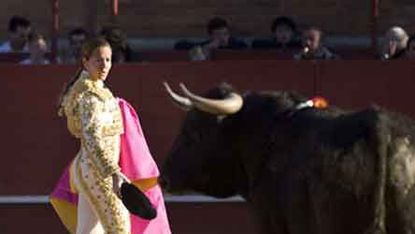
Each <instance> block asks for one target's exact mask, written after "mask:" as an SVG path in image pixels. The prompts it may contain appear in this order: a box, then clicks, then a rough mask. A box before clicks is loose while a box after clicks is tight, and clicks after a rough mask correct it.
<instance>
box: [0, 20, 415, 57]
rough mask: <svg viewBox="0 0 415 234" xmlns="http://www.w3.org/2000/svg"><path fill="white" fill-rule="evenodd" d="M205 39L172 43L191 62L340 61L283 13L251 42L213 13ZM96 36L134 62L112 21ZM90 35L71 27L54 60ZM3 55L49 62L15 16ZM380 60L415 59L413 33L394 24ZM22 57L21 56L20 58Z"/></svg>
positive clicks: (43, 44) (315, 34)
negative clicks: (241, 54) (222, 58)
mask: <svg viewBox="0 0 415 234" xmlns="http://www.w3.org/2000/svg"><path fill="white" fill-rule="evenodd" d="M206 32H207V38H206V39H205V40H201V41H191V40H188V39H182V40H179V41H177V42H176V43H175V45H174V49H175V50H176V51H187V53H188V56H189V60H193V61H203V60H211V59H213V57H214V56H213V55H214V54H215V52H217V51H242V50H246V49H249V50H257V51H264V50H272V51H276V52H278V53H281V54H286V55H287V58H288V57H289V58H292V59H296V60H316V59H323V60H330V59H341V58H342V56H341V55H340V56H339V55H337V54H336V53H335V52H334V51H333V50H332V49H331V48H328V47H327V46H325V44H324V36H325V35H324V32H323V30H322V29H320V28H318V27H317V26H313V25H311V26H307V27H302V28H301V29H299V27H298V26H297V24H296V22H295V21H294V20H293V19H292V18H290V17H286V16H279V17H276V18H275V19H274V20H273V22H272V23H271V26H270V35H269V36H268V37H266V38H254V39H253V40H252V42H251V43H250V44H248V43H246V41H244V40H243V39H240V38H238V37H236V36H234V35H233V33H232V30H231V26H230V25H229V22H228V21H227V20H226V19H223V18H220V17H214V18H212V19H211V20H209V21H208V23H207V25H206ZM99 34H100V35H101V36H103V37H104V38H105V39H106V40H108V42H109V43H110V44H111V47H112V49H113V62H114V63H126V62H134V61H136V60H134V59H133V58H132V57H133V56H132V55H133V54H134V51H133V50H132V49H131V46H130V45H129V44H128V38H127V35H126V34H125V33H124V31H123V30H122V29H121V28H120V27H119V26H116V25H112V26H105V27H103V28H102V29H101V30H100V32H99ZM91 35H92V33H90V32H88V31H87V30H85V29H84V28H74V29H73V30H71V31H70V32H69V33H68V36H67V38H66V41H67V45H66V46H64V47H63V48H59V51H58V56H57V62H58V63H60V64H76V63H79V58H80V57H81V55H80V48H81V45H82V43H83V42H84V41H85V40H86V39H87V38H88V37H89V36H91ZM4 53H22V54H27V56H26V57H22V60H20V61H18V62H19V63H20V64H38V65H41V64H50V58H49V57H50V53H49V49H48V45H47V39H46V38H45V37H44V35H42V34H40V33H39V32H37V31H36V30H35V29H34V28H33V27H32V24H31V22H30V20H28V19H26V18H24V17H21V16H13V17H12V18H11V19H10V20H9V26H8V40H6V41H5V42H4V43H3V44H1V45H0V55H1V54H4ZM374 57H376V58H378V59H381V60H391V59H412V58H415V37H414V36H409V35H408V33H407V32H406V31H405V30H404V29H403V28H401V27H399V26H393V27H391V28H390V29H388V30H387V32H386V33H385V35H384V36H383V43H382V44H381V47H380V49H379V52H378V54H377V55H376V56H374ZM23 58H24V59H23Z"/></svg>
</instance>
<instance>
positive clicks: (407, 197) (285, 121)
mask: <svg viewBox="0 0 415 234" xmlns="http://www.w3.org/2000/svg"><path fill="white" fill-rule="evenodd" d="M165 85H166V89H167V91H168V93H169V96H170V97H171V99H172V100H173V101H174V102H175V103H176V104H177V105H178V106H180V107H181V108H182V109H185V110H187V111H188V113H187V115H186V117H185V120H184V122H183V125H182V128H181V132H180V133H179V135H178V137H177V138H176V140H175V142H174V144H173V146H172V149H171V151H170V153H169V155H168V157H167V159H166V161H165V163H164V165H163V168H162V176H161V182H162V185H163V186H164V188H165V189H166V190H167V191H170V192H183V191H189V190H191V191H194V192H198V193H202V194H206V195H210V196H213V197H218V198H224V197H229V196H234V195H240V196H242V197H243V198H244V199H245V200H246V201H247V202H248V203H249V204H250V207H251V208H252V211H253V213H254V217H256V220H257V221H258V223H259V227H260V228H259V229H260V230H259V233H264V234H304V233H315V234H333V233H336V234H343V233H344V234H346V233H347V234H350V233H393V234H404V233H405V234H407V233H415V189H414V184H415V157H414V155H415V154H414V151H415V144H414V139H415V138H414V134H415V123H414V121H413V120H412V119H410V118H408V117H405V116H404V115H401V114H398V113H394V112H390V111H387V110H385V109H383V108H380V107H377V106H372V107H369V108H367V109H364V110H361V111H345V110H342V109H339V108H336V107H328V108H324V109H321V108H315V107H313V105H304V104H305V103H306V104H307V103H308V104H309V103H310V102H309V101H307V100H308V99H307V98H305V97H304V96H301V95H299V94H297V93H294V92H283V91H269V92H246V93H244V94H242V95H240V94H238V93H237V92H236V91H234V90H233V88H231V87H230V86H228V85H221V86H219V87H217V88H214V89H211V90H210V91H209V92H207V93H206V95H203V96H199V95H196V94H194V93H192V92H191V91H189V90H188V89H187V88H186V87H185V86H184V85H182V84H181V89H182V93H183V94H182V95H179V94H177V93H175V92H173V91H172V90H171V88H170V87H169V86H168V85H167V84H165Z"/></svg>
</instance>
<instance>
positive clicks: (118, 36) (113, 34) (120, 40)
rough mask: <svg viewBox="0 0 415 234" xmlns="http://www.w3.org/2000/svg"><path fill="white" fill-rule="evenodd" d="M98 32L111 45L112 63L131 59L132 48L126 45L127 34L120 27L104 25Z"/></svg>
mask: <svg viewBox="0 0 415 234" xmlns="http://www.w3.org/2000/svg"><path fill="white" fill-rule="evenodd" d="M100 34H101V36H103V37H104V38H105V39H106V40H107V41H108V42H109V43H110V45H111V48H112V62H113V63H125V62H130V61H131V55H132V50H131V48H130V46H129V45H128V42H127V36H126V35H125V34H124V32H123V31H122V29H121V28H120V27H118V26H107V27H104V28H103V29H102V30H101V33H100Z"/></svg>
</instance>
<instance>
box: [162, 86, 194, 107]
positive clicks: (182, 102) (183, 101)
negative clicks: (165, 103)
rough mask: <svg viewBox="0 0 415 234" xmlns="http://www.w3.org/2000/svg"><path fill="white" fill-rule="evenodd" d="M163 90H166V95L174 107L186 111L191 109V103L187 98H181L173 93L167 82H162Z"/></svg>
mask: <svg viewBox="0 0 415 234" xmlns="http://www.w3.org/2000/svg"><path fill="white" fill-rule="evenodd" d="M163 85H164V88H165V89H166V91H167V93H168V94H169V97H170V99H171V100H172V101H173V103H174V104H176V106H178V107H179V108H180V109H182V110H185V111H188V110H190V109H191V108H192V107H193V103H192V102H191V101H190V99H189V98H186V97H182V96H180V95H179V94H177V93H175V92H173V90H172V89H171V88H170V86H169V84H168V83H167V82H163Z"/></svg>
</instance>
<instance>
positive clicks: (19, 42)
mask: <svg viewBox="0 0 415 234" xmlns="http://www.w3.org/2000/svg"><path fill="white" fill-rule="evenodd" d="M8 31H9V40H8V41H6V42H4V43H3V44H2V45H0V53H15V52H28V51H29V50H28V46H27V38H28V36H29V34H30V32H31V23H30V21H29V20H28V19H26V18H24V17H20V16H13V17H12V18H11V19H10V21H9V29H8Z"/></svg>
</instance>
